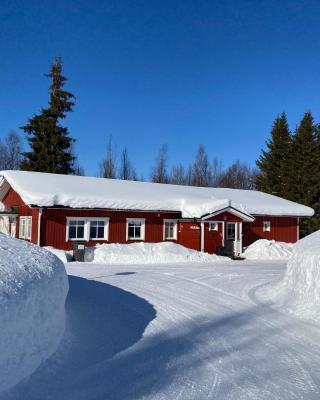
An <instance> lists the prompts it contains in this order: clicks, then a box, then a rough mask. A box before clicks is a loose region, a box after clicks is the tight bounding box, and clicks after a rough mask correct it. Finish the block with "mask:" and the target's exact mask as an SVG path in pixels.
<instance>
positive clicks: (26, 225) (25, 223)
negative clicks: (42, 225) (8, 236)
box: [19, 217, 32, 240]
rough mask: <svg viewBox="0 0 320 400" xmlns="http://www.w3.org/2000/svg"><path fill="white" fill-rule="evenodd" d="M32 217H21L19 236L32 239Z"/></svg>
mask: <svg viewBox="0 0 320 400" xmlns="http://www.w3.org/2000/svg"><path fill="white" fill-rule="evenodd" d="M31 233H32V217H20V222H19V238H20V239H27V240H31Z"/></svg>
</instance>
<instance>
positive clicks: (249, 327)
mask: <svg viewBox="0 0 320 400" xmlns="http://www.w3.org/2000/svg"><path fill="white" fill-rule="evenodd" d="M67 270H68V272H69V274H70V276H69V280H70V291H69V296H68V300H67V313H68V319H67V321H68V322H67V331H66V334H65V337H64V339H63V342H62V343H61V345H60V348H59V349H58V351H57V353H56V354H55V355H54V356H53V357H51V359H49V360H48V361H47V362H45V363H44V364H43V365H42V366H41V368H39V369H38V371H36V372H35V373H34V374H33V376H31V377H30V378H29V379H27V380H26V381H25V382H23V383H21V384H19V385H18V386H17V387H15V388H14V389H13V390H11V391H10V392H8V393H6V395H5V397H1V396H0V398H1V400H18V399H19V400H20V399H28V400H36V399H37V400H47V399H52V400H53V399H54V400H56V399H59V400H120V399H121V400H135V399H150V400H151V399H152V400H164V399H166V400H171V399H180V400H188V399H194V400H202V399H221V400H222V399H223V400H227V399H235V400H242V399H243V400H248V399H256V400H263V399H267V400H270V399H272V400H273V399H279V400H280V399H281V400H286V399H288V400H289V399H290V400H292V399H315V400H318V399H319V398H320V374H319V370H320V342H319V335H320V327H319V325H316V324H311V323H308V322H305V321H303V320H300V319H296V318H295V317H293V316H291V315H287V314H285V313H281V312H279V311H277V310H276V309H274V308H273V307H272V304H269V303H268V302H261V299H260V298H259V296H258V294H259V289H261V287H262V286H263V285H266V284H268V283H270V282H273V283H276V282H278V281H280V280H281V279H282V278H283V276H284V273H285V263H284V262H283V261H277V262H273V263H272V262H270V261H269V262H267V263H263V262H258V261H244V262H243V261H238V262H232V263H223V262H221V263H215V264H209V263H206V264H201V263H194V264H192V263H188V264H185V265H183V264H167V265H165V264H158V265H145V266H143V265H139V266H137V265H123V266H111V265H98V264H93V263H90V264H85V263H84V264H79V263H74V264H68V265H67Z"/></svg>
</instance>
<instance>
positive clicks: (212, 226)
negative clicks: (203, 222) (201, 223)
mask: <svg viewBox="0 0 320 400" xmlns="http://www.w3.org/2000/svg"><path fill="white" fill-rule="evenodd" d="M218 224H219V222H216V221H212V222H209V231H215V232H218V230H219V225H218Z"/></svg>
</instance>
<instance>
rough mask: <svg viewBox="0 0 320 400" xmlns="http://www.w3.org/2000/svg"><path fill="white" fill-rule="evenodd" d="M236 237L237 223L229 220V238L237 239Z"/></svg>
mask: <svg viewBox="0 0 320 400" xmlns="http://www.w3.org/2000/svg"><path fill="white" fill-rule="evenodd" d="M235 238H236V224H235V223H234V222H227V240H235Z"/></svg>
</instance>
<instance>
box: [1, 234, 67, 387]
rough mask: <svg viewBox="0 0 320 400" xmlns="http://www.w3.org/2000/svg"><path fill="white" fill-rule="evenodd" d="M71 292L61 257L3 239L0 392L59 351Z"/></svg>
mask: <svg viewBox="0 0 320 400" xmlns="http://www.w3.org/2000/svg"><path fill="white" fill-rule="evenodd" d="M67 292H68V280H67V275H66V271H65V268H64V265H63V264H62V262H61V261H60V260H59V259H58V258H57V257H55V256H54V255H53V254H52V253H49V252H48V251H47V250H45V249H41V248H40V247H38V246H34V245H32V244H29V243H26V242H23V241H20V240H16V239H12V238H10V237H8V236H6V235H3V234H0V392H1V391H4V390H6V389H8V388H10V387H12V386H14V385H15V384H17V383H18V382H19V381H20V380H21V379H23V378H24V377H26V376H28V375H30V374H31V373H32V372H34V371H35V369H36V368H37V367H38V366H39V365H40V364H41V363H42V362H43V361H44V360H45V359H47V358H48V357H49V356H50V355H51V354H52V353H53V352H55V351H56V349H57V347H58V345H59V342H60V340H61V338H62V335H63V332H64V327H65V308H64V305H65V299H66V295H67Z"/></svg>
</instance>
